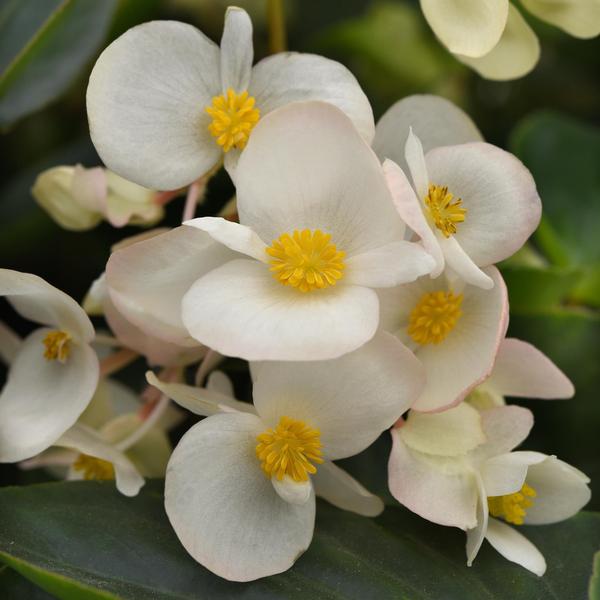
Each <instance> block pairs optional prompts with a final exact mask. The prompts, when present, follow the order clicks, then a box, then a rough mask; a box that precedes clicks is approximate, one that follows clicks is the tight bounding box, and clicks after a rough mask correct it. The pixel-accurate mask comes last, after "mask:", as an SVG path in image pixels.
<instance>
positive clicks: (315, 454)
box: [256, 417, 323, 481]
mask: <svg viewBox="0 0 600 600" xmlns="http://www.w3.org/2000/svg"><path fill="white" fill-rule="evenodd" d="M256 439H257V441H258V444H257V446H256V456H257V457H258V459H259V460H260V462H261V464H260V466H261V468H262V470H263V471H264V472H265V475H267V477H277V479H278V480H279V481H281V480H282V479H283V478H284V476H285V475H288V476H289V477H291V478H292V479H293V480H294V481H307V480H308V474H309V473H310V474H311V475H314V474H315V473H316V472H317V467H315V466H314V464H313V463H317V464H321V463H322V462H323V458H322V453H321V439H320V431H319V430H318V429H312V428H311V427H309V426H308V425H307V424H306V423H304V421H297V420H295V419H290V418H289V417H281V419H280V420H279V424H278V425H277V427H275V428H274V429H267V431H265V432H264V433H261V434H260V435H259V436H257V438H256Z"/></svg>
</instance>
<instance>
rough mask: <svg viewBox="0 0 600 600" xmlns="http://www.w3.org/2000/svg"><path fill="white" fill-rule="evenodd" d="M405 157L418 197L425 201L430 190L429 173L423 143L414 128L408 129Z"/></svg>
mask: <svg viewBox="0 0 600 600" xmlns="http://www.w3.org/2000/svg"><path fill="white" fill-rule="evenodd" d="M404 158H405V160H406V164H407V165H408V170H409V171H410V176H411V178H412V180H413V184H414V186H415V191H416V192H417V197H418V199H419V201H420V202H423V200H424V199H425V196H427V191H428V190H429V173H428V172H427V163H426V162H425V153H424V152H423V145H422V144H421V140H420V139H419V138H418V137H417V136H416V135H415V134H414V133H413V131H412V129H409V130H408V137H407V138H406V145H405V147H404Z"/></svg>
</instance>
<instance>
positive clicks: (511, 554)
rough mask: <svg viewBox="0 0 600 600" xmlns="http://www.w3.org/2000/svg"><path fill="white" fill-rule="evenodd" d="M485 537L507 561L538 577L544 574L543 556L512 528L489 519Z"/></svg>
mask: <svg viewBox="0 0 600 600" xmlns="http://www.w3.org/2000/svg"><path fill="white" fill-rule="evenodd" d="M485 537H486V539H487V541H488V542H489V543H490V544H491V545H492V546H493V547H494V549H495V550H497V551H498V552H499V553H500V554H502V556H504V558H506V559H507V560H510V561H511V562H514V563H517V564H518V565H521V566H522V567H525V568H526V569H527V570H529V571H531V572H532V573H535V574H536V575H538V576H539V577H541V576H542V575H543V574H544V573H545V572H546V560H545V559H544V556H543V554H542V553H541V552H540V551H539V550H538V549H537V548H536V547H535V546H534V545H533V544H532V543H531V542H530V541H529V540H528V539H527V538H526V537H525V536H524V535H523V534H522V533H520V532H518V531H517V530H516V529H515V528H514V527H511V526H510V525H507V524H506V523H502V521H499V520H498V519H490V520H489V523H488V528H487V532H486V534H485Z"/></svg>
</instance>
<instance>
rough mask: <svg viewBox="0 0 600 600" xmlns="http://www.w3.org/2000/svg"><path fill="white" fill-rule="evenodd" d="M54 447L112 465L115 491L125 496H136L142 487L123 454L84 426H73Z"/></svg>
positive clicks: (142, 480)
mask: <svg viewBox="0 0 600 600" xmlns="http://www.w3.org/2000/svg"><path fill="white" fill-rule="evenodd" d="M55 445H56V446H61V447H63V448H71V449H73V450H77V451H78V452H81V453H82V454H87V455H88V456H93V457H95V458H100V459H102V460H105V461H108V462H110V463H112V465H113V467H114V469H115V483H116V485H117V489H118V490H119V491H120V492H121V494H124V495H125V496H136V495H137V493H138V492H139V491H140V488H141V487H142V486H143V485H144V478H143V477H142V476H141V475H140V474H139V472H138V470H137V469H136V468H135V467H134V465H133V463H132V462H131V461H130V460H129V459H128V458H127V457H126V456H125V454H124V453H123V452H121V451H120V450H117V449H116V448H115V447H114V446H112V445H111V444H110V443H108V442H106V441H105V440H104V438H102V437H101V436H100V435H99V434H98V433H96V432H95V431H94V430H93V429H90V428H89V427H86V426H85V425H74V426H73V427H71V429H69V430H68V431H66V432H65V433H64V434H63V435H62V436H61V437H60V439H58V440H57V441H56V444H55Z"/></svg>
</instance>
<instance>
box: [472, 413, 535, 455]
mask: <svg viewBox="0 0 600 600" xmlns="http://www.w3.org/2000/svg"><path fill="white" fill-rule="evenodd" d="M481 418H482V423H483V431H484V433H485V436H486V438H487V441H486V442H485V444H482V445H481V446H480V447H479V448H478V449H477V452H478V453H479V455H480V456H481V457H482V458H483V457H490V456H496V455H498V454H504V453H505V452H510V451H511V450H513V449H514V448H516V447H517V446H518V445H519V444H521V443H522V442H523V441H524V440H525V439H526V438H527V436H528V435H529V432H530V431H531V428H532V427H533V413H532V412H531V411H530V410H528V409H526V408H523V407H522V406H515V405H508V406H498V407H496V408H490V409H489V410H484V411H481Z"/></svg>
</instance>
